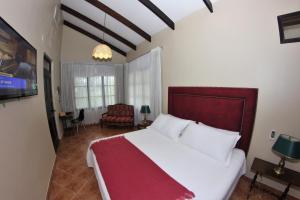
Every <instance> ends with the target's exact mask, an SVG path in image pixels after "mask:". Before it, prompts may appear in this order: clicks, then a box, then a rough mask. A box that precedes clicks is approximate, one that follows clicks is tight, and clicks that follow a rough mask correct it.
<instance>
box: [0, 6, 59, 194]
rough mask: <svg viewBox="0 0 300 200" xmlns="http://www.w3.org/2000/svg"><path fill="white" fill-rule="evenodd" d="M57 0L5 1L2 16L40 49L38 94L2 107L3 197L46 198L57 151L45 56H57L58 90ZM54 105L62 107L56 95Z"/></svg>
mask: <svg viewBox="0 0 300 200" xmlns="http://www.w3.org/2000/svg"><path fill="white" fill-rule="evenodd" d="M59 2H60V1H59V0H43V1H37V0H26V1H17V0H1V6H0V13H1V17H2V18H4V20H6V21H7V22H8V23H9V24H10V25H11V26H12V27H13V28H14V29H15V30H16V31H17V32H19V34H21V35H22V36H23V37H24V38H25V39H26V40H28V41H29V43H31V44H32V45H33V46H34V47H35V48H36V49H37V79H38V90H39V91H38V93H39V94H38V95H37V96H33V97H28V98H22V99H20V100H12V101H9V102H7V103H6V104H5V107H3V106H0V127H1V129H0V158H1V160H0V165H1V167H0V168H1V170H0V199H5V200H16V199H22V200H41V199H46V193H47V190H48V183H49V179H50V176H51V171H52V166H53V164H54V160H55V152H54V148H53V145H52V141H51V137H50V132H49V127H48V121H47V116H46V109H45V100H44V84H43V56H44V53H46V54H47V55H48V56H49V57H50V58H51V59H52V60H53V86H54V88H56V87H57V86H58V85H59V81H58V80H59V71H60V70H59V67H60V63H59V60H60V42H61V25H58V26H56V25H55V24H54V23H53V21H52V16H53V12H54V7H55V5H56V4H58V3H59ZM42 36H43V38H44V40H42ZM54 105H55V108H56V109H57V110H59V102H58V96H57V94H55V93H54ZM59 130H60V129H59Z"/></svg>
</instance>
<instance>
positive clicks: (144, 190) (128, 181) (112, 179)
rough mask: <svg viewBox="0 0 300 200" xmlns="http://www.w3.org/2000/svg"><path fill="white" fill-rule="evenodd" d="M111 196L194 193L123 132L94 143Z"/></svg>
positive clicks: (170, 197)
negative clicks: (130, 140) (123, 134)
mask: <svg viewBox="0 0 300 200" xmlns="http://www.w3.org/2000/svg"><path fill="white" fill-rule="evenodd" d="M91 149H92V151H93V152H94V154H95V156H96V160H97V162H98V166H99V168H100V171H101V173H102V176H103V179H104V181H105V185H106V188H107V190H108V192H109V195H110V198H111V199H113V200H114V199H117V200H128V199H130V200H135V199H136V200H140V199H143V200H153V199H164V200H174V199H178V200H181V199H182V200H185V199H192V198H193V197H195V195H194V193H193V192H191V191H189V190H188V189H187V188H185V187H184V186H183V185H181V184H180V183H178V182H177V181H176V180H175V179H173V178H172V177H171V176H169V175H168V174H167V173H166V172H165V171H163V170H162V169H161V168H160V167H159V166H158V165H157V164H155V163H154V162H153V161H152V160H151V159H149V158H148V157H147V156H146V155H145V154H144V153H143V152H142V151H140V150H139V149H138V148H137V147H136V146H134V145H133V144H132V143H130V142H129V141H128V140H127V139H126V138H125V137H124V136H120V137H115V138H111V139H106V140H100V141H98V142H95V143H93V144H92V145H91Z"/></svg>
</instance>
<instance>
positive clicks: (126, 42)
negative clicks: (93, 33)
mask: <svg viewBox="0 0 300 200" xmlns="http://www.w3.org/2000/svg"><path fill="white" fill-rule="evenodd" d="M61 10H63V11H65V12H67V13H69V14H71V15H73V16H75V17H77V18H79V19H81V20H82V21H84V22H86V23H88V24H90V25H91V26H94V27H95V28H97V29H99V30H101V31H103V32H105V33H106V34H108V35H110V36H112V37H113V38H115V39H117V40H119V41H120V42H122V43H124V44H126V45H127V46H129V47H130V48H132V49H134V50H136V45H134V44H133V43H132V42H130V41H128V40H126V39H125V38H123V37H122V36H120V35H118V34H117V33H115V32H113V31H111V30H109V29H108V28H106V27H104V26H102V25H101V24H99V23H97V22H95V21H93V20H91V19H90V18H88V17H86V16H84V15H83V14H81V13H79V12H77V11H76V10H73V9H72V8H69V7H68V6H65V5H64V4H61Z"/></svg>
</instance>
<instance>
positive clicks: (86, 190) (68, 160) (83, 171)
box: [47, 126, 294, 200]
mask: <svg viewBox="0 0 300 200" xmlns="http://www.w3.org/2000/svg"><path fill="white" fill-rule="evenodd" d="M128 131H130V130H129V129H121V130H119V129H111V128H110V129H108V128H103V129H101V128H100V126H89V127H86V129H84V128H81V129H80V131H79V134H78V135H73V136H68V137H64V138H63V139H62V140H61V142H60V146H59V148H58V151H57V158H56V162H55V166H54V169H53V172H52V180H51V183H50V186H49V191H48V197H47V199H48V200H101V195H100V192H99V189H98V184H97V180H96V178H95V175H94V171H93V169H92V168H88V167H87V165H86V161H85V158H86V150H87V148H88V145H89V143H90V141H91V140H93V139H96V138H102V137H108V136H111V135H115V134H121V133H125V132H128ZM249 184H250V180H249V179H248V178H245V177H243V178H241V179H240V182H239V184H238V185H237V187H236V189H235V191H234V193H233V194H232V197H231V200H240V199H247V198H246V196H247V194H248V188H249ZM249 199H250V200H256V199H257V200H273V199H274V200H275V199H277V198H276V197H274V196H272V195H270V194H268V193H264V192H262V191H260V190H258V189H254V190H253V191H252V195H251V197H250V198H249ZM288 199H289V200H294V198H288Z"/></svg>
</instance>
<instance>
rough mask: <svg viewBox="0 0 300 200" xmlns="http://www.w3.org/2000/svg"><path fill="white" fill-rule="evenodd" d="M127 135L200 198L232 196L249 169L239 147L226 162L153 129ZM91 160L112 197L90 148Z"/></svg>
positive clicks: (217, 199) (102, 186)
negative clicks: (216, 159) (220, 161)
mask: <svg viewBox="0 0 300 200" xmlns="http://www.w3.org/2000/svg"><path fill="white" fill-rule="evenodd" d="M124 136H125V138H126V139H128V140H129V141H130V142H131V143H132V144H134V145H135V146H136V147H137V148H138V149H140V150H141V151H142V152H143V153H144V154H146V155H147V156H148V157H149V158H150V159H151V160H152V161H154V162H155V163H156V164H157V165H158V166H159V167H160V168H161V169H162V170H164V171H165V172H166V173H168V174H169V175H170V176H171V177H173V178H174V179H175V180H176V181H178V182H179V183H180V184H182V185H183V186H185V187H186V188H187V189H188V190H190V191H192V192H193V193H194V194H195V199H197V200H198V199H199V200H222V199H229V198H230V196H231V193H232V192H233V190H234V188H235V186H236V184H237V182H238V180H239V178H240V177H241V175H243V174H245V172H246V159H245V154H244V152H243V151H242V150H239V149H234V150H233V154H232V158H231V162H230V164H229V165H228V166H225V165H224V164H222V163H219V162H218V161H215V160H213V159H212V158H210V157H209V156H206V155H205V154H202V153H200V152H198V151H196V150H194V149H192V148H190V147H187V146H185V145H183V144H181V143H180V142H175V141H173V140H170V139H169V138H167V137H165V136H163V135H161V134H160V133H158V132H156V131H155V130H153V129H143V130H139V131H134V132H130V133H126V134H124ZM114 137H117V136H114ZM105 139H107V138H105ZM98 140H99V139H98ZM98 140H94V141H92V142H91V144H92V143H94V142H96V141H98ZM87 164H88V166H89V167H93V168H94V172H95V175H96V178H97V181H98V185H99V189H100V192H101V195H102V198H103V199H104V200H109V199H110V197H109V194H108V191H107V189H106V186H105V182H104V180H103V177H102V175H101V171H100V169H99V166H98V163H97V161H96V157H95V155H94V153H93V151H92V150H90V148H89V149H88V151H87ZM120 170H122V169H120Z"/></svg>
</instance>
